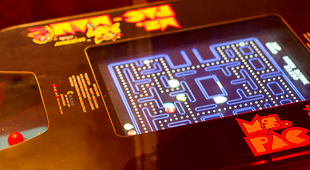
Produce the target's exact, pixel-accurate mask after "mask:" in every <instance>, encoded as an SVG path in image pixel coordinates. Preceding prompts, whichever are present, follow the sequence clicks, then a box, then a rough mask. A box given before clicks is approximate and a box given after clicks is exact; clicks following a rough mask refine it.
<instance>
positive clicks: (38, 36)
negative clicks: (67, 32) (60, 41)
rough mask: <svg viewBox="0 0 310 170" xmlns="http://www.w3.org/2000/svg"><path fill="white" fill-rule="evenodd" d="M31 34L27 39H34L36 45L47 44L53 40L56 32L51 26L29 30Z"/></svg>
mask: <svg viewBox="0 0 310 170" xmlns="http://www.w3.org/2000/svg"><path fill="white" fill-rule="evenodd" d="M28 30H29V31H30V33H28V34H27V37H31V38H33V39H32V41H33V42H34V43H36V44H45V43H47V42H50V41H52V40H53V37H54V32H53V30H52V29H51V28H50V27H49V26H42V27H35V28H29V29H28Z"/></svg>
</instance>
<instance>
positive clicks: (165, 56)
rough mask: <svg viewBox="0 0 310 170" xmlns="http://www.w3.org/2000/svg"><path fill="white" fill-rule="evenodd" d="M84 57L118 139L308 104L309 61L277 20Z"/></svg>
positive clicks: (139, 42) (99, 49)
mask: <svg viewBox="0 0 310 170" xmlns="http://www.w3.org/2000/svg"><path fill="white" fill-rule="evenodd" d="M86 53H87V56H88V60H89V62H90V64H91V67H92V69H93V71H94V74H95V77H96V79H97V82H98V85H99V87H100V89H101V93H102V95H103V98H104V100H105V104H106V106H107V109H108V112H109V115H110V118H111V121H112V124H113V126H114V129H115V131H116V133H117V134H118V135H121V136H131V135H136V134H143V133H148V132H152V131H158V130H163V129H169V128H173V127H177V126H183V125H188V124H193V123H198V122H203V121H207V120H210V119H216V118H222V117H226V116H231V115H236V114H241V113H245V112H249V111H255V110H259V109H266V108H270V107H276V106H279V105H284V104H289V103H294V102H298V101H302V100H305V99H310V91H309V90H307V88H308V89H309V86H310V85H309V84H310V82H309V77H308V73H309V68H308V64H307V63H310V54H309V52H308V51H307V49H306V48H305V47H304V45H303V44H302V43H301V42H300V41H299V39H298V38H297V37H296V36H295V35H294V33H293V32H292V31H291V30H290V29H289V27H288V26H287V25H286V24H285V22H284V21H283V20H282V19H281V18H279V17H277V16H267V17H262V18H256V19H251V20H243V21H239V22H233V23H227V24H222V25H218V26H212V27H205V28H199V29H193V30H189V31H184V32H176V33H172V34H168V35H161V36H153V37H148V38H143V39H136V40H131V41H126V42H116V43H113V44H109V45H103V46H96V47H91V48H88V49H87V50H86Z"/></svg>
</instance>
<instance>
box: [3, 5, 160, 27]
mask: <svg viewBox="0 0 310 170" xmlns="http://www.w3.org/2000/svg"><path fill="white" fill-rule="evenodd" d="M156 1H163V0H13V1H11V0H0V30H1V29H3V28H7V27H10V26H14V25H19V24H24V23H30V22H35V21H42V20H47V19H53V18H59V17H65V16H71V15H77V14H83V13H89V12H95V11H102V10H107V9H113V8H119V7H124V6H130V5H137V4H144V3H151V2H156Z"/></svg>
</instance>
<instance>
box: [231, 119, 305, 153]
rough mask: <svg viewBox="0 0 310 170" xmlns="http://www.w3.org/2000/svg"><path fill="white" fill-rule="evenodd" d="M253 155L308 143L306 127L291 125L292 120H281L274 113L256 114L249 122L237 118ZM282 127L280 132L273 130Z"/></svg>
mask: <svg viewBox="0 0 310 170" xmlns="http://www.w3.org/2000/svg"><path fill="white" fill-rule="evenodd" d="M236 120H237V122H238V123H239V125H240V127H241V129H242V130H243V132H244V134H245V135H246V137H244V139H245V141H246V142H247V144H248V145H249V147H250V149H251V150H252V152H253V154H254V155H255V156H259V155H265V154H269V153H273V152H278V151H282V150H287V149H292V148H296V147H301V146H305V145H308V144H309V143H310V136H309V135H306V133H308V131H309V130H308V129H305V128H302V127H292V122H290V121H287V120H285V121H281V120H280V118H279V117H278V116H277V115H276V114H273V115H268V116H264V117H259V116H258V115H256V116H255V117H254V118H253V120H252V121H251V122H247V121H245V120H241V119H237V118H236ZM279 129H284V130H283V131H282V133H281V134H279V133H277V132H275V130H279Z"/></svg>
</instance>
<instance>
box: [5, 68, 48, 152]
mask: <svg viewBox="0 0 310 170" xmlns="http://www.w3.org/2000/svg"><path fill="white" fill-rule="evenodd" d="M0 127H1V129H0V150H1V149H4V148H7V147H9V146H12V145H15V144H17V143H20V142H23V141H26V140H29V139H31V138H33V137H36V136H38V135H40V134H42V133H43V132H45V131H46V130H47V128H48V120H47V116H46V112H45V108H44V105H43V102H42V98H41V93H40V89H39V86H38V83H37V80H36V78H35V76H34V74H32V73H24V72H0Z"/></svg>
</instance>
